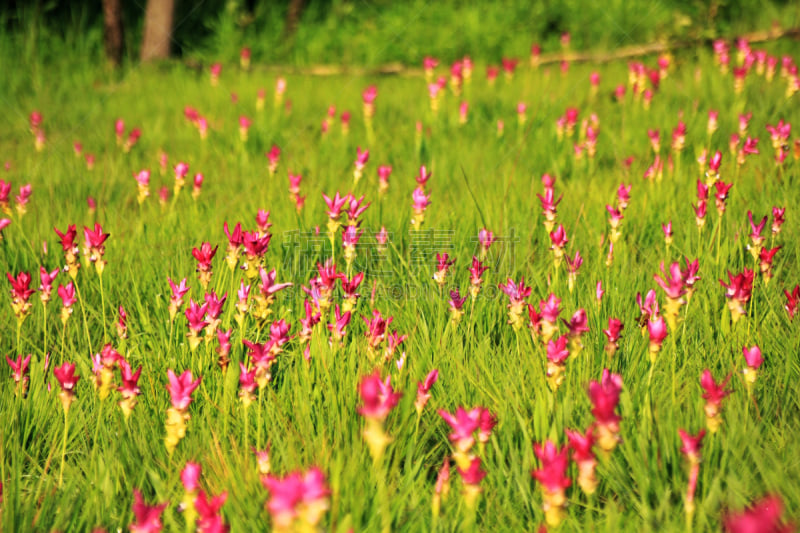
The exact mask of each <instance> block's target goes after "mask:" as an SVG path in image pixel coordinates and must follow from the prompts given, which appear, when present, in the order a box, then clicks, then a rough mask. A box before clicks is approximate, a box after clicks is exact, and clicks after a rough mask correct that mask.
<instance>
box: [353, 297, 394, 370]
mask: <svg viewBox="0 0 800 533" xmlns="http://www.w3.org/2000/svg"><path fill="white" fill-rule="evenodd" d="M361 318H363V320H364V322H365V323H366V324H367V331H365V332H364V335H365V336H366V337H367V353H368V354H369V356H370V358H371V359H373V360H374V359H375V356H376V354H377V352H378V351H379V348H380V345H381V344H382V343H383V341H384V340H385V338H386V328H388V327H389V325H390V324H391V323H392V320H393V318H392V317H389V318H388V319H387V318H383V317H382V316H381V313H380V311H378V310H377V309H373V310H372V318H367V317H361Z"/></svg>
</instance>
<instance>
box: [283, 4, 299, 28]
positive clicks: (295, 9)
mask: <svg viewBox="0 0 800 533" xmlns="http://www.w3.org/2000/svg"><path fill="white" fill-rule="evenodd" d="M302 13H303V0H289V7H288V9H287V10H286V26H284V28H283V33H284V36H286V37H291V36H292V35H294V32H295V31H297V25H298V24H300V15H301V14H302Z"/></svg>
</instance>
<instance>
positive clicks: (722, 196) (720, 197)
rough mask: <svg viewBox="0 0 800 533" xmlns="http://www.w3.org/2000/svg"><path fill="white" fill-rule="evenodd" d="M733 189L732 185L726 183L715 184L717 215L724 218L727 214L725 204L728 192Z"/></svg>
mask: <svg viewBox="0 0 800 533" xmlns="http://www.w3.org/2000/svg"><path fill="white" fill-rule="evenodd" d="M731 187H733V184H732V183H724V182H722V181H718V182H716V183H715V184H714V188H715V189H716V192H715V193H714V202H715V205H716V207H717V213H718V214H719V216H722V215H723V213H725V202H726V200H727V199H728V192H729V191H730V190H731Z"/></svg>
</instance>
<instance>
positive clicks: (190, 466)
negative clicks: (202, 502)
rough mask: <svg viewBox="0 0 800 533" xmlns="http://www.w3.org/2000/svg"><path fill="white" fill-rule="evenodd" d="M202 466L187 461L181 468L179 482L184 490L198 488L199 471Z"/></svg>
mask: <svg viewBox="0 0 800 533" xmlns="http://www.w3.org/2000/svg"><path fill="white" fill-rule="evenodd" d="M201 472H202V468H201V467H200V465H199V464H197V463H191V462H187V463H186V466H184V467H183V470H181V483H183V489H184V490H185V491H186V492H196V491H197V490H198V489H199V488H200V483H199V481H200V473H201Z"/></svg>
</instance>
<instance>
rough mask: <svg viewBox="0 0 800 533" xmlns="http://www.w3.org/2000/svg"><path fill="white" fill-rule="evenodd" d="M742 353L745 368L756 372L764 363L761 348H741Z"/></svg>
mask: <svg viewBox="0 0 800 533" xmlns="http://www.w3.org/2000/svg"><path fill="white" fill-rule="evenodd" d="M742 352H743V353H744V360H745V362H746V363H747V366H748V367H749V368H751V369H753V370H758V368H759V367H760V366H761V363H763V362H764V358H763V357H762V356H761V348H759V347H758V346H753V347H751V348H748V347H747V346H745V347H744V348H742Z"/></svg>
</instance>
